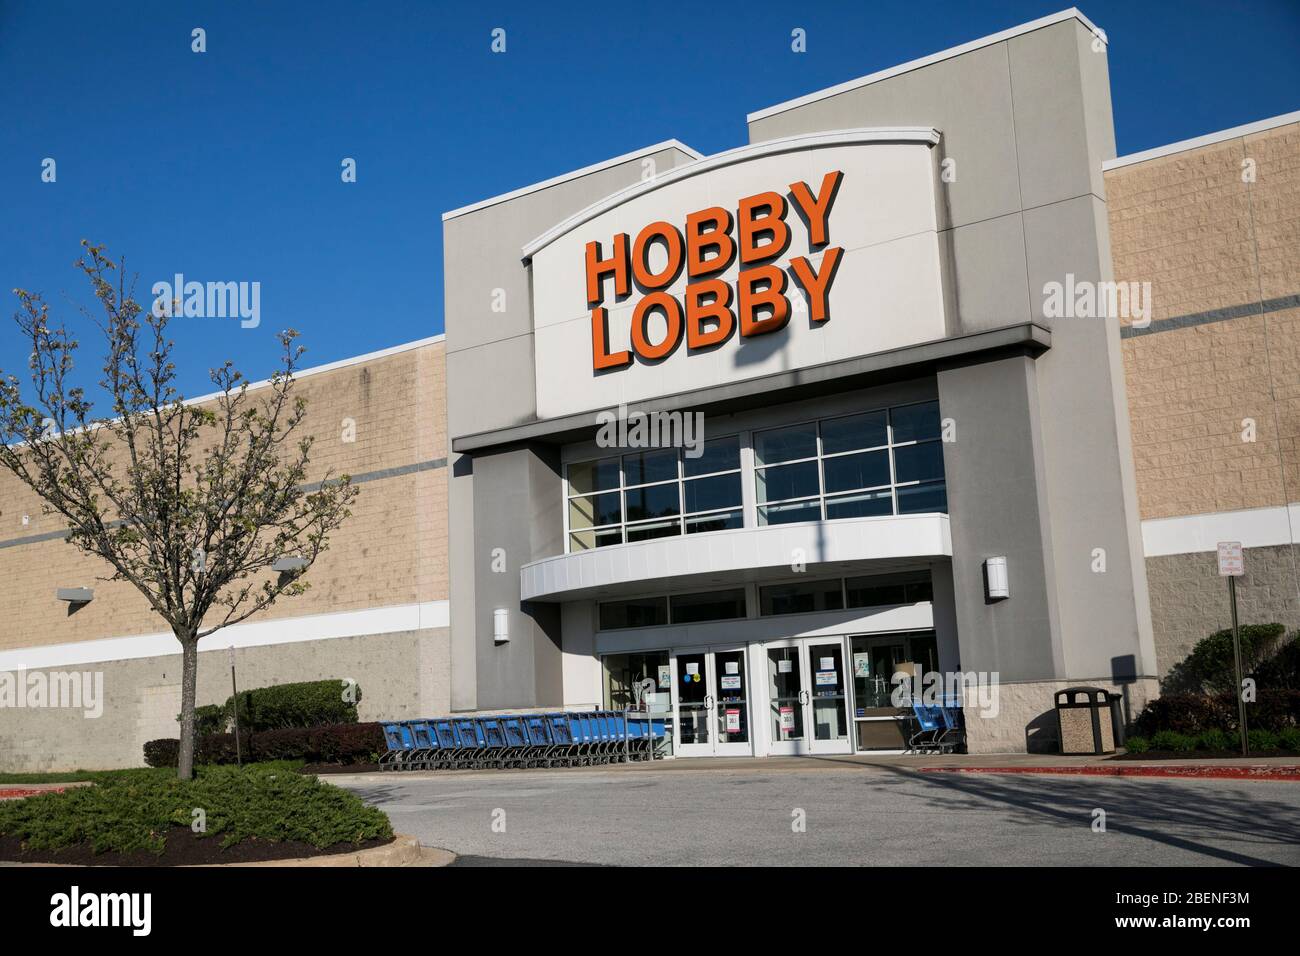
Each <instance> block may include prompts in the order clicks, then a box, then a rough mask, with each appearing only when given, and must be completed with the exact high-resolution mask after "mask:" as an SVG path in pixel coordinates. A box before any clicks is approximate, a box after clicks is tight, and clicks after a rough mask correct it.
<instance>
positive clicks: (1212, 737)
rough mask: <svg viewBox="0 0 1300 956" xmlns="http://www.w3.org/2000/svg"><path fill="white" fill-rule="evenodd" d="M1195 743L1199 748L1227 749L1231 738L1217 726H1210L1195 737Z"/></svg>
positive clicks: (1229, 746) (1230, 743)
mask: <svg viewBox="0 0 1300 956" xmlns="http://www.w3.org/2000/svg"><path fill="white" fill-rule="evenodd" d="M1196 744H1197V747H1198V748H1199V749H1201V750H1229V749H1231V747H1232V739H1231V738H1230V737H1229V736H1228V735H1227V733H1225V732H1224V731H1222V730H1220V729H1219V728H1218V727H1211V728H1210V729H1209V730H1207V731H1205V732H1204V733H1202V734H1201V736H1200V737H1199V738H1197V741H1196Z"/></svg>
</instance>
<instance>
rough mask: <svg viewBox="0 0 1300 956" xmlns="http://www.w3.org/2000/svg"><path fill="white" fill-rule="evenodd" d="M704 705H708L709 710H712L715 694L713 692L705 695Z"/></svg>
mask: <svg viewBox="0 0 1300 956" xmlns="http://www.w3.org/2000/svg"><path fill="white" fill-rule="evenodd" d="M704 706H705V707H707V708H708V709H709V710H712V709H713V695H712V694H705V695H704Z"/></svg>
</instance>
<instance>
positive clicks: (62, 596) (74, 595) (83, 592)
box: [54, 588, 95, 604]
mask: <svg viewBox="0 0 1300 956" xmlns="http://www.w3.org/2000/svg"><path fill="white" fill-rule="evenodd" d="M54 596H55V597H56V598H58V599H59V600H60V601H67V602H68V603H69V604H89V603H90V602H91V601H93V600H94V599H95V589H94V588H58V589H56V590H55V592H54Z"/></svg>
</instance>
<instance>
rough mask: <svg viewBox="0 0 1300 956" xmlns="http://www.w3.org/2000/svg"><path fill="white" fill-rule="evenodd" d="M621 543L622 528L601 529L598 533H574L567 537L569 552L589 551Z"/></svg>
mask: <svg viewBox="0 0 1300 956" xmlns="http://www.w3.org/2000/svg"><path fill="white" fill-rule="evenodd" d="M622 543H623V529H622V528H603V529H601V530H600V531H575V532H574V533H572V534H570V535H569V550H570V551H590V550H591V549H592V548H603V547H605V546H607V545H611V544H622Z"/></svg>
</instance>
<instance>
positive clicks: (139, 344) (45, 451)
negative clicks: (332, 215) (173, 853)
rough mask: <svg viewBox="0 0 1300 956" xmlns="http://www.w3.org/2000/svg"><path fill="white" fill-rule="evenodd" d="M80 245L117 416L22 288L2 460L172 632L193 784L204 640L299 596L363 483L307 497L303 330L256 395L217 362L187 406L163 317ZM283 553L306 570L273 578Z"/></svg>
mask: <svg viewBox="0 0 1300 956" xmlns="http://www.w3.org/2000/svg"><path fill="white" fill-rule="evenodd" d="M82 246H83V247H85V253H84V254H83V256H82V258H81V259H80V260H79V261H78V262H77V266H78V268H79V269H81V271H82V272H84V273H85V274H86V276H87V278H88V279H89V280H90V283H91V285H92V286H93V288H94V292H95V297H96V298H97V299H98V300H99V303H100V305H101V306H102V307H103V310H104V313H105V315H106V321H105V322H103V324H101V325H100V328H101V330H102V331H103V333H104V336H105V339H106V343H107V356H106V357H105V359H104V365H103V378H102V379H101V380H100V382H99V386H100V388H101V389H102V391H103V393H104V394H105V395H106V396H107V398H108V399H110V400H111V402H112V416H111V417H108V416H102V417H97V416H94V415H93V403H92V402H91V401H90V400H89V399H88V398H87V397H86V394H85V389H84V388H82V387H78V386H76V385H74V384H73V382H72V379H71V375H72V371H73V356H74V353H75V352H76V350H77V347H78V343H77V341H76V339H75V338H73V337H72V336H71V335H70V334H69V332H68V330H67V329H66V327H65V326H64V325H62V324H60V325H59V326H58V327H54V326H51V324H50V321H49V306H48V305H46V303H45V302H44V301H43V300H42V298H41V296H40V295H39V294H33V293H29V292H25V291H23V290H21V289H16V290H15V293H16V294H17V296H18V299H19V301H20V303H21V308H20V309H19V311H18V312H17V313H16V314H15V319H16V321H17V323H18V326H19V328H20V329H21V330H22V332H23V334H24V335H25V336H26V337H27V338H28V339H29V340H30V342H31V358H30V363H29V364H30V379H31V386H32V396H31V398H32V401H31V402H30V403H28V402H25V401H24V400H23V396H22V392H21V389H20V387H19V382H18V379H17V378H15V377H14V376H12V375H10V376H4V375H3V374H2V373H0V464H3V465H4V466H5V467H7V468H8V469H9V470H10V471H12V472H13V473H14V474H15V475H16V476H17V477H18V479H19V480H20V481H22V482H23V483H24V484H26V485H27V486H28V487H29V488H31V489H32V490H33V491H34V492H36V494H37V495H39V496H40V497H41V499H42V500H43V502H44V510H45V513H46V514H58V515H60V516H62V518H63V519H64V520H65V521H66V522H67V525H68V540H69V541H70V542H71V543H72V544H74V545H75V546H76V547H78V548H79V549H81V550H82V551H83V552H85V553H87V554H92V555H95V556H97V557H99V558H102V559H103V560H104V561H106V562H107V563H108V565H109V568H111V572H112V573H111V574H110V575H109V576H107V577H103V578H100V580H107V581H127V582H130V583H131V584H132V585H134V586H135V588H136V589H137V590H138V591H139V592H140V593H141V594H143V595H144V597H145V600H147V601H148V602H149V606H150V607H151V608H153V610H154V611H155V612H156V613H157V614H158V615H159V616H160V617H162V618H163V619H164V620H165V621H166V622H167V624H168V626H169V627H171V630H172V633H173V634H175V635H176V639H177V640H178V641H179V642H180V645H181V655H182V662H183V666H182V670H181V719H180V759H179V775H180V777H181V779H183V780H188V779H190V778H191V776H192V775H193V769H194V705H195V687H196V682H197V676H198V648H199V641H201V640H202V639H203V638H205V637H207V636H209V635H210V634H212V633H213V632H214V631H217V630H219V629H220V628H223V627H226V626H227V625H230V624H237V623H239V622H240V621H243V620H246V619H247V618H249V617H251V616H252V615H254V614H256V613H257V612H258V611H261V610H262V609H264V608H266V607H268V606H270V605H271V604H272V603H273V602H274V601H275V600H276V599H277V598H279V597H280V596H281V595H289V596H292V595H297V594H301V593H302V592H303V591H305V590H306V589H307V586H308V585H307V582H306V581H304V580H303V575H304V574H305V573H306V572H307V571H308V570H309V569H310V568H311V566H312V564H313V563H314V562H315V560H316V558H318V557H319V556H320V555H321V553H322V552H324V551H325V550H326V548H327V547H328V540H329V536H330V534H331V533H332V532H333V531H334V530H336V529H337V528H338V527H339V525H340V524H341V523H342V522H343V521H344V520H345V519H346V518H347V517H348V516H349V514H350V513H351V512H350V511H349V509H348V506H349V504H350V503H351V501H352V500H353V498H354V497H355V496H356V493H357V489H356V488H355V487H353V486H352V484H351V479H350V478H349V476H347V475H342V476H340V477H338V478H337V479H336V478H334V476H333V475H332V474H329V473H327V474H326V475H325V476H324V479H323V480H322V481H320V482H319V483H318V484H317V485H314V486H312V488H311V489H310V490H309V489H308V488H307V487H305V480H306V477H307V465H308V463H309V461H310V452H311V448H312V443H313V438H312V437H310V436H296V437H295V432H297V431H298V428H299V426H300V425H301V424H302V420H303V416H304V414H305V411H306V402H305V400H304V399H303V398H302V397H300V396H297V395H295V394H294V382H295V380H294V372H295V370H296V369H297V362H298V359H299V357H300V356H301V355H302V353H303V351H304V349H303V348H302V347H301V346H297V347H295V346H294V344H293V343H294V339H296V338H297V333H296V332H294V331H292V330H290V331H286V332H283V333H281V334H280V335H279V341H280V344H281V347H282V349H283V354H282V367H281V368H280V369H279V370H277V371H276V373H275V374H274V375H273V376H272V377H271V380H270V384H269V385H268V386H267V387H266V388H265V389H259V390H258V392H255V393H251V394H250V392H249V390H248V382H247V381H246V380H245V379H244V376H243V375H242V374H241V373H239V372H237V371H235V369H234V368H233V366H232V363H230V362H226V363H225V364H224V365H221V366H219V367H217V368H214V369H211V370H210V371H209V377H210V378H211V380H212V383H213V384H214V385H215V386H216V390H217V396H216V398H214V399H212V400H211V401H209V402H206V403H204V404H202V405H198V404H186V403H185V401H184V399H183V397H182V396H181V394H180V393H179V391H178V390H177V388H176V387H175V381H176V370H175V366H174V365H173V364H172V362H171V352H172V346H173V343H172V342H171V341H170V340H169V339H168V338H167V337H166V329H167V323H168V313H170V312H171V311H172V310H170V309H151V310H150V311H148V312H145V311H144V310H143V309H141V308H140V306H139V305H138V304H137V302H136V301H135V298H134V296H133V290H132V289H130V288H128V287H127V286H126V284H125V280H124V277H123V275H122V271H123V270H121V269H120V268H118V265H117V264H116V263H114V262H112V261H111V260H109V258H108V257H107V256H106V255H105V253H104V247H103V246H93V245H90V244H89V243H87V242H85V241H84V240H83V242H82ZM114 272H116V279H117V282H116V284H114V283H113V282H111V281H110V278H112V277H113V273H114ZM142 319H143V325H142V324H141V322H142ZM291 555H292V556H297V557H300V558H302V559H303V560H302V561H301V562H297V563H298V564H299V565H300V566H299V567H297V568H295V569H294V570H292V571H288V572H284V573H280V574H279V575H278V576H277V575H276V574H275V573H274V572H273V569H272V565H273V564H274V563H275V562H276V560H277V559H279V558H281V557H286V556H291ZM106 570H107V569H106Z"/></svg>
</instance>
